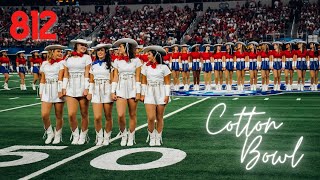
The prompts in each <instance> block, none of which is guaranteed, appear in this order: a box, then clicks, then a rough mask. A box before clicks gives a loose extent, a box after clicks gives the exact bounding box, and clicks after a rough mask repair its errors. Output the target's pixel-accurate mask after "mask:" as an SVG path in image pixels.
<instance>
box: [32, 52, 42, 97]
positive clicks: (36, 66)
mask: <svg viewBox="0 0 320 180" xmlns="http://www.w3.org/2000/svg"><path fill="white" fill-rule="evenodd" d="M30 54H32V58H31V59H30V66H31V73H33V83H32V89H33V90H34V91H35V90H36V83H37V81H38V79H39V76H40V72H39V70H40V66H41V64H42V58H41V57H40V56H39V50H33V51H31V52H30Z"/></svg>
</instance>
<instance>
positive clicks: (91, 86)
mask: <svg viewBox="0 0 320 180" xmlns="http://www.w3.org/2000/svg"><path fill="white" fill-rule="evenodd" d="M93 88H94V83H89V94H93Z"/></svg>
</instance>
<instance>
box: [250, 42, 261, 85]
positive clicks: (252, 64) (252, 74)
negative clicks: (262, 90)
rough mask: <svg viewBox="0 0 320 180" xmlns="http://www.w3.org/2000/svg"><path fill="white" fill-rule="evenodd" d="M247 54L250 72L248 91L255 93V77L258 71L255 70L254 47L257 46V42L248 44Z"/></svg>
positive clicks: (256, 56) (255, 51) (255, 54)
mask: <svg viewBox="0 0 320 180" xmlns="http://www.w3.org/2000/svg"><path fill="white" fill-rule="evenodd" d="M248 46H249V52H248V54H247V55H248V58H249V71H250V86H251V87H250V90H251V91H256V90H257V81H258V79H257V77H258V70H257V58H258V54H257V50H256V47H257V46H259V44H258V43H257V42H254V41H252V42H249V43H248Z"/></svg>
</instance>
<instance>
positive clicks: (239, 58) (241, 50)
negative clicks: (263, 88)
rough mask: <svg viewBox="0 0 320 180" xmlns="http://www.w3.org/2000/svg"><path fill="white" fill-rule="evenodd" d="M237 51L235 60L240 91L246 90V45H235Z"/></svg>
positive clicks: (241, 43) (237, 43)
mask: <svg viewBox="0 0 320 180" xmlns="http://www.w3.org/2000/svg"><path fill="white" fill-rule="evenodd" d="M235 45H236V47H237V50H236V52H235V53H234V60H235V61H236V63H235V66H236V69H237V87H238V91H243V90H244V78H245V77H244V75H245V68H247V67H245V61H246V56H247V55H246V52H245V46H246V44H245V43H243V42H236V43H235Z"/></svg>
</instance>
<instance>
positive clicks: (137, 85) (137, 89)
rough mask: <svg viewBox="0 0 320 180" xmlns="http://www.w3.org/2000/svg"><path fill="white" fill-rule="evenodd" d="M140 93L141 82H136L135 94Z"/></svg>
mask: <svg viewBox="0 0 320 180" xmlns="http://www.w3.org/2000/svg"><path fill="white" fill-rule="evenodd" d="M140 93H141V82H136V94H140Z"/></svg>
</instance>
